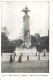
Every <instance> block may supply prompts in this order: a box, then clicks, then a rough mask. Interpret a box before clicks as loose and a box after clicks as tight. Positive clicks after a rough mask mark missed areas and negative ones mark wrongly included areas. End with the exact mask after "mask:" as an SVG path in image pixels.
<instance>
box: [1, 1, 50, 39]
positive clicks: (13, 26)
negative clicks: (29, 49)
mask: <svg viewBox="0 0 53 80" xmlns="http://www.w3.org/2000/svg"><path fill="white" fill-rule="evenodd" d="M25 6H27V7H28V8H29V10H30V12H29V13H28V14H29V16H30V34H31V35H34V34H35V33H39V34H40V36H47V35H48V28H49V3H48V2H36V1H35V2H32V1H31V2H18V1H14V2H12V1H11V2H10V1H8V2H2V27H4V26H6V28H7V31H8V32H9V34H8V38H9V39H10V40H14V39H17V38H19V36H22V35H23V16H24V12H22V11H21V10H23V8H25Z"/></svg>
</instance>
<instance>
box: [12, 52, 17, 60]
mask: <svg viewBox="0 0 53 80" xmlns="http://www.w3.org/2000/svg"><path fill="white" fill-rule="evenodd" d="M15 56H16V53H15V52H14V55H13V61H15Z"/></svg>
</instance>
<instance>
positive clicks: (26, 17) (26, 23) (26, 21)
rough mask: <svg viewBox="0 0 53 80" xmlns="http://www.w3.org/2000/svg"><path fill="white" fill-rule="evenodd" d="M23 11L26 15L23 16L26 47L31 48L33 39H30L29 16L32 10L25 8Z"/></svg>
mask: <svg viewBox="0 0 53 80" xmlns="http://www.w3.org/2000/svg"><path fill="white" fill-rule="evenodd" d="M22 11H23V12H24V13H25V15H24V16H23V37H24V43H25V46H26V47H27V48H29V47H30V45H31V38H30V16H29V15H28V12H29V11H30V10H28V8H27V7H25V8H24V9H23V10H22Z"/></svg>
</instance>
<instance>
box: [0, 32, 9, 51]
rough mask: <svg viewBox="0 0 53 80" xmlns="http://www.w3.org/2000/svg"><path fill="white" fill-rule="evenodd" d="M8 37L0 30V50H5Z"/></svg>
mask: <svg viewBox="0 0 53 80" xmlns="http://www.w3.org/2000/svg"><path fill="white" fill-rule="evenodd" d="M8 42H9V40H8V37H7V35H6V33H5V32H1V52H7V46H8Z"/></svg>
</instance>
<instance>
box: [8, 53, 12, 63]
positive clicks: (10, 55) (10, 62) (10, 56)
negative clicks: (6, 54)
mask: <svg viewBox="0 0 53 80" xmlns="http://www.w3.org/2000/svg"><path fill="white" fill-rule="evenodd" d="M9 62H10V63H12V62H13V59H12V54H11V55H10V61H9Z"/></svg>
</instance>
